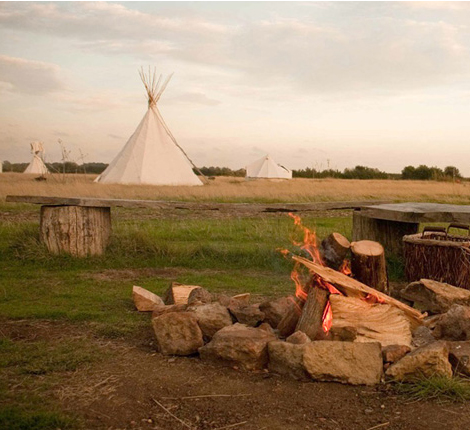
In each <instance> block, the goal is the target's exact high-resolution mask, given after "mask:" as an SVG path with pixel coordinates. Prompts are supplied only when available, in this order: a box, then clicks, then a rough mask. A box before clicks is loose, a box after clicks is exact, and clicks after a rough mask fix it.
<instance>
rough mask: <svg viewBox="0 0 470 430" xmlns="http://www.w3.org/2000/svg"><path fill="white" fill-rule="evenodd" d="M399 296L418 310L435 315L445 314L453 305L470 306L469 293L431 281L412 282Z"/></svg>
mask: <svg viewBox="0 0 470 430" xmlns="http://www.w3.org/2000/svg"><path fill="white" fill-rule="evenodd" d="M400 295H401V297H403V298H404V299H407V300H409V301H411V302H413V304H414V307H416V308H418V309H419V310H421V311H427V312H432V313H436V314H442V313H444V312H447V311H448V310H449V309H450V308H451V307H452V305H454V304H459V305H466V306H470V291H468V290H464V289H462V288H457V287H454V286H452V285H449V284H445V283H443V282H437V281H433V280H431V279H421V280H420V281H417V282H412V283H411V284H409V285H408V286H406V287H405V288H404V289H402V290H401V292H400Z"/></svg>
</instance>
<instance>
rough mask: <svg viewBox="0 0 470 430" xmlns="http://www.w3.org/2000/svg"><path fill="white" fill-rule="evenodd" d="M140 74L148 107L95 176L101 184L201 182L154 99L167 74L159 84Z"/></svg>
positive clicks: (162, 88)
mask: <svg viewBox="0 0 470 430" xmlns="http://www.w3.org/2000/svg"><path fill="white" fill-rule="evenodd" d="M140 77H141V79H142V82H143V83H144V86H145V89H146V91H147V95H148V110H147V113H146V114H145V116H144V118H143V119H142V121H141V122H140V124H139V126H138V127H137V129H136V131H135V132H134V134H133V135H132V136H131V137H130V139H129V140H128V141H127V143H126V145H125V146H124V147H123V148H122V150H121V152H119V154H118V155H117V156H116V157H115V158H114V160H113V161H112V162H111V164H110V165H109V166H108V167H107V168H106V170H105V171H104V172H103V173H102V174H101V175H100V176H98V178H96V179H95V182H101V183H120V184H150V185H202V182H201V180H200V179H199V178H198V177H197V175H196V174H195V173H194V172H193V167H195V166H194V164H193V163H192V162H191V160H190V159H189V158H188V156H187V155H186V153H185V152H184V150H183V149H182V148H181V146H179V144H178V143H177V142H176V139H175V138H174V136H173V135H172V134H171V131H170V129H169V128H168V126H167V125H166V124H165V121H164V120H163V118H162V116H161V114H160V112H159V110H158V108H157V102H158V100H159V99H160V97H161V95H162V93H163V91H164V90H165V88H166V86H167V85H168V82H169V81H170V79H171V75H170V76H169V77H168V78H167V79H166V80H165V82H164V83H163V84H161V85H160V81H161V76H160V78H159V79H158V80H156V77H155V72H154V73H153V75H151V74H150V71H149V74H148V75H146V74H145V73H144V72H143V71H142V70H141V71H140Z"/></svg>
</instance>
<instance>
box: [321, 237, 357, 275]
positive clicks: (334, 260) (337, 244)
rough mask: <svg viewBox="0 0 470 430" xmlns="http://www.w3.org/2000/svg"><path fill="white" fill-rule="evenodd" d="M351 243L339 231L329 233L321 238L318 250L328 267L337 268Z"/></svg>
mask: <svg viewBox="0 0 470 430" xmlns="http://www.w3.org/2000/svg"><path fill="white" fill-rule="evenodd" d="M350 246H351V244H350V243H349V240H348V239H346V238H345V237H344V236H343V235H342V234H340V233H331V234H330V235H329V236H328V237H326V238H325V239H323V240H322V242H321V246H320V252H321V256H322V259H323V261H324V262H325V264H326V265H327V266H328V267H331V268H332V269H335V270H338V269H339V268H340V266H341V264H342V263H343V261H344V259H345V258H346V255H347V253H348V251H349V248H350Z"/></svg>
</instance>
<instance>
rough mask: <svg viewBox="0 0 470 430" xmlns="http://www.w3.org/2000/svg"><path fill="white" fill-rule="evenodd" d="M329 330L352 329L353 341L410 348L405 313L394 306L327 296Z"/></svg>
mask: <svg viewBox="0 0 470 430" xmlns="http://www.w3.org/2000/svg"><path fill="white" fill-rule="evenodd" d="M330 304H331V311H332V313H333V323H332V330H333V329H334V331H335V332H336V331H338V330H339V329H340V328H343V327H348V328H351V327H353V328H354V329H355V330H356V331H357V334H356V339H355V341H356V342H380V343H381V344H382V346H388V345H406V346H408V347H410V346H411V340H412V336H411V327H410V322H409V321H408V319H407V318H406V316H405V314H404V312H403V311H402V310H400V309H398V308H396V307H395V306H393V305H388V304H382V303H373V304H371V303H368V302H366V301H365V300H361V299H356V298H354V297H345V296H341V295H339V294H331V295H330Z"/></svg>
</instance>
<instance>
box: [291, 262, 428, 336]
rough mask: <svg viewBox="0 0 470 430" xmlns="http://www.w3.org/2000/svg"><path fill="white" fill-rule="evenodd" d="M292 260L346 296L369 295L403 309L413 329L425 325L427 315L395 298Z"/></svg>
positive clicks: (324, 270)
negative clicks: (424, 320)
mask: <svg viewBox="0 0 470 430" xmlns="http://www.w3.org/2000/svg"><path fill="white" fill-rule="evenodd" d="M292 258H293V259H294V260H295V261H297V262H298V263H301V264H303V265H304V266H305V267H307V268H308V269H310V271H311V273H313V274H316V275H318V276H320V277H321V278H322V279H323V280H324V281H326V282H328V283H330V284H332V285H333V286H334V287H336V288H337V289H338V290H339V291H341V292H342V293H343V294H345V295H346V296H349V297H356V298H364V297H366V296H368V295H371V296H372V297H375V298H376V299H377V300H378V301H380V302H382V303H387V304H390V305H393V306H395V307H397V308H398V309H401V310H402V311H403V312H404V313H405V315H406V317H407V318H408V320H409V321H410V323H411V324H412V328H415V327H417V326H419V325H421V324H423V319H424V317H425V316H426V315H423V314H421V312H419V311H417V310H416V309H413V308H410V307H409V306H407V305H405V304H404V303H402V302H400V301H398V300H396V299H394V298H393V297H390V296H387V295H386V294H383V293H381V292H380V291H377V290H375V289H374V288H371V287H369V286H367V285H365V284H363V283H362V282H359V281H357V280H356V279H352V278H350V277H348V276H346V275H344V274H343V273H340V272H337V271H336V270H333V269H330V268H329V267H324V266H321V265H319V264H317V263H314V262H312V261H309V260H307V259H305V258H302V257H298V256H294V257H292Z"/></svg>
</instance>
